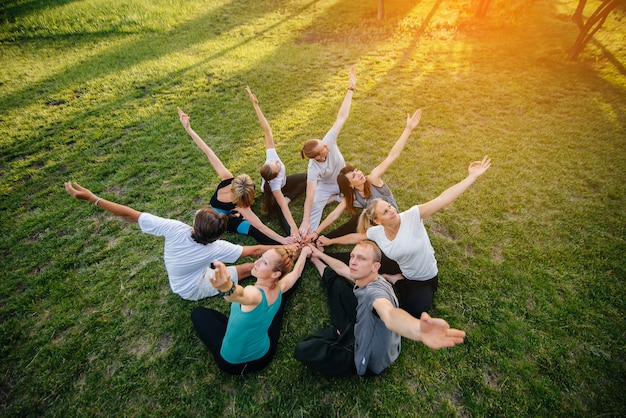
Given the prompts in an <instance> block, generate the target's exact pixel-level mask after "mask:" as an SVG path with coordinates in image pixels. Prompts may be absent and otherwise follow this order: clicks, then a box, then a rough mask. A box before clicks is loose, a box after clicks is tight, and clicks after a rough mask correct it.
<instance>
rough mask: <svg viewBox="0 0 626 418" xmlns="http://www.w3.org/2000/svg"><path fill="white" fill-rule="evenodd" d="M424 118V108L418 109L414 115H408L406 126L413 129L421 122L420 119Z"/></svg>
mask: <svg viewBox="0 0 626 418" xmlns="http://www.w3.org/2000/svg"><path fill="white" fill-rule="evenodd" d="M421 118H422V109H417V110H416V111H415V113H413V116H409V114H408V113H407V115H406V127H407V128H409V129H411V130H413V129H415V128H416V127H417V125H418V124H419V123H420V119H421Z"/></svg>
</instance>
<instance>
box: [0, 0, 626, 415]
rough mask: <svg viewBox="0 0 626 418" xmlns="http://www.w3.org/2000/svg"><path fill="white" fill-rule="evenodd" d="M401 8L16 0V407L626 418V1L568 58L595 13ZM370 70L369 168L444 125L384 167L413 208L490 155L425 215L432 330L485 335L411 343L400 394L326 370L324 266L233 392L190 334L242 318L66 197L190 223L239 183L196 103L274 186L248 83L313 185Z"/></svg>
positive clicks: (359, 107) (1, 171) (358, 154)
mask: <svg viewBox="0 0 626 418" xmlns="http://www.w3.org/2000/svg"><path fill="white" fill-rule="evenodd" d="M386 3H387V4H386V12H387V15H386V18H385V19H384V20H382V21H378V20H377V19H376V12H377V11H376V2H375V1H374V0H368V1H363V2H359V1H339V0H267V1H254V0H237V1H234V0H212V1H208V0H187V1H185V2H178V1H172V0H137V1H132V2H129V1H122V0H91V1H86V0H85V1H79V0H75V1H72V0H47V1H43V0H8V1H5V2H3V5H2V6H0V52H1V54H0V67H1V68H2V70H1V71H0V95H1V97H2V100H0V149H1V153H0V196H1V200H0V202H1V203H0V220H1V221H0V236H2V239H1V240H0V252H1V257H0V263H1V265H0V267H1V271H2V279H1V280H0V297H1V299H0V349H1V351H0V359H1V365H2V369H1V370H0V371H1V374H0V389H1V390H0V415H2V416H62V417H66V416H237V417H250V416H308V417H327V416H338V417H345V416H350V417H352V416H359V417H365V416H368V417H378V416H390V417H395V416H419V417H429V416H507V417H519V416H538V417H539V416H579V417H600V416H602V417H607V416H611V417H623V416H625V415H626V395H625V393H626V392H625V390H624V389H625V387H626V365H625V358H626V349H625V348H626V347H625V341H626V338H625V332H626V320H625V315H626V309H625V305H626V304H625V302H624V296H625V286H624V281H625V278H626V268H625V254H626V244H625V239H626V231H625V229H626V211H625V209H624V208H625V207H626V186H625V183H626V69H625V66H626V42H625V40H626V30H625V26H624V14H623V9H621V10H617V11H616V12H615V13H614V14H613V15H611V16H610V17H609V19H608V20H607V22H606V23H605V27H604V28H603V29H601V31H600V32H599V33H598V34H597V35H596V36H595V38H594V40H593V41H592V42H591V43H590V44H589V45H588V47H587V48H586V49H585V51H584V53H583V54H582V55H581V57H580V59H579V60H578V61H577V62H569V61H567V60H566V57H567V52H568V49H569V48H570V47H571V45H572V44H573V42H574V40H575V38H576V35H577V28H576V26H575V25H574V24H573V23H571V22H570V21H569V20H568V16H570V15H571V14H572V13H573V11H574V9H575V7H576V4H577V1H575V0H536V1H532V2H530V1H527V0H514V1H509V2H506V1H498V0H496V1H495V2H494V5H493V6H492V9H491V10H490V12H489V13H488V16H487V19H486V20H484V21H476V20H475V19H474V18H473V17H472V14H471V9H470V3H476V2H471V1H469V0H464V1H443V2H440V1H434V0H425V1H417V0H416V1H411V2H409V1H391V0H388V1H387V2H386ZM599 3H600V2H599V1H597V0H591V1H590V6H589V9H591V7H592V6H593V5H596V6H597V5H598V4H599ZM472 7H473V6H472ZM589 13H590V11H589V12H588V13H586V14H587V15H588V14H589ZM352 64H355V65H356V68H357V78H358V81H357V92H356V94H355V95H354V101H353V104H352V110H351V113H350V118H349V119H348V121H347V123H346V124H345V126H344V129H343V130H342V132H341V135H340V136H339V146H340V148H341V149H342V151H343V154H344V156H345V158H346V161H347V162H350V163H352V164H353V165H355V166H357V167H359V168H360V169H362V170H364V171H365V172H369V171H368V170H371V169H373V168H374V167H375V166H376V165H377V164H378V163H379V162H380V161H381V160H382V159H383V158H384V156H385V155H386V153H387V152H388V151H389V149H390V147H391V145H392V144H393V142H394V141H395V140H396V139H397V137H398V136H399V135H400V134H401V132H402V130H403V128H404V126H405V123H406V114H407V113H409V112H410V113H412V112H413V111H414V110H415V109H418V108H421V109H422V111H423V117H422V120H421V123H420V126H419V127H418V128H417V129H416V130H415V131H414V133H413V134H412V137H411V139H410V142H409V145H408V146H407V147H406V149H405V150H404V153H403V156H402V159H401V160H400V161H397V162H396V163H395V165H394V166H392V168H391V169H390V170H389V171H388V172H387V173H386V175H385V180H386V181H387V183H388V184H389V185H390V186H391V187H392V189H393V190H394V194H395V196H396V199H397V200H398V204H399V206H400V208H401V209H408V208H409V207H410V206H412V205H414V204H419V203H423V202H425V201H427V200H430V199H432V198H434V197H436V196H437V195H438V194H439V193H440V192H442V191H443V190H444V189H446V188H447V187H448V186H450V185H452V184H454V183H456V182H457V181H460V180H461V179H462V178H463V177H464V176H465V175H466V173H467V166H468V165H469V163H470V162H471V161H473V160H478V159H481V158H482V157H483V155H485V154H488V155H489V156H490V157H491V158H492V167H491V169H490V170H489V171H488V172H487V173H486V174H485V175H484V176H482V177H481V178H480V179H479V180H478V181H477V183H476V184H474V186H473V187H472V188H471V189H470V190H469V191H468V192H466V193H465V194H464V195H463V196H462V197H461V198H459V199H458V200H457V201H456V202H455V203H454V204H453V205H451V206H450V207H448V208H446V209H445V210H444V211H442V212H440V213H438V214H436V215H435V216H434V217H432V218H431V219H429V220H428V221H427V222H426V227H427V229H428V231H429V234H430V236H431V240H432V243H433V246H434V248H435V252H436V257H437V260H438V264H439V270H440V272H439V277H440V281H439V283H440V285H439V291H438V292H437V295H436V297H435V307H434V310H433V312H432V313H433V314H434V315H436V316H441V317H444V318H446V319H447V320H448V321H449V323H450V324H451V326H453V327H455V328H462V329H465V330H466V331H467V334H468V337H467V341H466V343H465V344H464V345H462V346H459V347H456V348H453V349H449V350H441V351H431V350H428V349H427V348H425V347H424V346H423V345H420V344H419V343H415V342H412V341H408V340H405V341H403V345H402V353H401V355H400V358H399V359H398V361H397V362H396V363H395V364H394V365H393V366H392V367H390V368H389V369H388V370H387V371H386V372H384V373H383V374H382V375H380V376H377V377H372V378H359V377H352V378H341V379H339V378H336V379H332V378H326V377H323V376H320V375H317V374H315V373H312V372H310V371H309V370H307V369H305V368H304V367H303V366H302V365H301V364H300V363H298V362H297V361H296V360H295V359H294V358H293V356H292V353H293V349H294V346H295V344H296V343H297V341H298V340H299V339H301V338H302V337H304V336H305V335H308V334H310V333H312V332H313V331H315V330H317V329H319V328H322V327H325V326H327V325H328V324H329V322H330V321H329V318H328V312H327V308H326V305H325V303H326V301H325V297H324V293H323V291H322V288H321V286H320V284H319V282H318V278H317V274H316V272H315V271H314V269H313V267H312V266H307V267H306V269H305V273H304V275H303V277H302V283H301V287H300V288H299V290H298V293H297V294H296V295H295V296H294V298H293V299H292V300H291V301H290V304H289V306H288V311H287V314H286V316H285V322H284V326H283V334H282V337H281V341H280V344H279V349H278V353H277V355H276V357H275V359H274V361H273V363H272V364H271V365H270V366H269V367H268V368H267V369H265V370H264V371H262V372H260V373H257V374H254V375H250V376H245V377H232V376H229V375H226V374H224V373H222V372H220V371H219V370H218V368H217V367H216V365H215V364H214V362H213V359H212V357H211V356H210V354H209V353H208V351H207V350H206V349H205V347H204V346H203V345H202V343H201V342H200V340H199V339H198V338H197V336H196V335H195V332H194V330H193V327H192V324H191V321H190V319H189V317H190V313H191V311H192V309H193V308H194V307H196V306H210V307H214V308H216V309H220V310H222V311H224V312H227V310H228V304H227V303H226V302H225V301H223V300H221V299H219V298H214V299H207V300H203V301H200V302H189V301H184V300H182V299H181V298H179V297H178V296H177V295H175V294H173V293H172V292H171V290H170V289H169V285H168V282H167V276H166V272H165V269H164V266H163V262H162V245H163V243H162V241H161V239H159V238H157V237H152V236H148V235H143V234H142V233H141V232H140V231H139V228H138V227H137V226H136V225H134V224H130V223H128V222H126V221H124V220H121V219H118V218H116V217H114V216H111V215H109V214H107V213H105V212H103V211H102V210H100V209H98V208H95V207H94V206H93V205H89V204H87V203H85V202H79V201H76V200H73V199H72V198H71V197H70V196H69V195H67V194H66V193H65V190H64V189H63V182H64V181H68V180H72V181H78V182H80V183H81V184H83V185H84V186H86V187H89V188H91V189H92V190H93V191H94V192H95V193H97V194H98V195H100V196H102V197H104V198H107V199H111V200H114V201H117V202H119V203H123V204H127V205H131V206H132V207H134V208H135V209H137V210H140V211H146V212H151V213H154V214H156V215H160V216H164V217H171V218H176V219H180V220H182V221H185V222H188V223H190V222H191V221H192V218H193V214H194V211H195V209H197V208H198V207H199V206H201V205H203V204H206V203H207V202H208V199H209V197H210V195H211V193H212V192H213V190H214V189H215V186H216V185H217V184H218V182H219V178H218V177H217V175H216V174H215V172H214V171H213V170H212V168H211V166H210V165H209V164H208V162H207V160H206V158H205V156H204V155H203V154H202V153H201V152H200V151H199V150H198V149H197V148H196V147H195V145H194V144H193V142H191V141H190V140H189V137H188V135H187V134H186V133H185V131H184V129H183V128H182V126H181V124H180V123H179V121H178V118H177V114H176V106H181V107H182V108H183V109H184V110H185V111H186V112H188V113H190V114H191V123H192V127H193V128H194V129H195V130H196V132H197V133H198V134H199V135H200V136H201V137H203V138H204V139H205V140H206V141H207V143H209V144H210V145H211V146H212V147H213V148H214V149H215V151H216V152H217V154H218V155H219V156H220V157H221V158H222V160H223V161H224V163H225V164H226V165H227V167H229V168H230V170H231V171H232V172H233V173H235V174H239V173H243V172H247V173H249V174H250V175H252V176H253V178H254V179H255V180H256V181H257V184H259V182H260V176H259V174H258V169H259V167H260V166H261V164H262V163H263V161H264V159H265V156H264V145H263V132H262V130H261V128H260V126H259V124H258V121H257V118H256V115H255V114H254V111H253V109H252V106H251V104H250V102H249V99H248V97H247V95H246V92H245V90H244V88H245V86H246V85H249V86H250V87H251V88H252V90H253V91H254V92H255V93H256V94H257V96H258V97H259V101H260V105H261V108H262V109H263V111H264V113H265V115H266V117H267V118H268V120H269V122H270V124H271V126H272V129H273V132H274V137H275V139H276V143H277V148H278V151H279V153H280V155H281V158H282V159H283V161H284V162H285V164H286V165H287V169H288V172H289V173H297V172H303V171H304V170H305V169H306V161H303V160H302V159H301V158H300V155H299V150H300V148H301V145H302V143H303V142H304V141H305V140H307V139H309V138H321V137H322V136H323V135H324V134H325V133H326V131H327V130H328V129H329V128H330V126H331V125H332V123H333V122H334V119H335V117H336V113H337V110H338V109H339V106H340V104H341V101H342V99H343V96H344V94H345V90H346V87H347V85H348V70H349V67H350V66H351V65H352ZM301 206H302V200H301V199H300V200H297V201H295V202H294V203H293V204H292V209H293V211H294V213H295V214H296V215H295V217H296V219H297V221H299V220H300V217H301V213H302V211H301ZM255 207H257V208H258V207H260V200H259V201H258V202H257V203H256V204H255ZM268 223H269V224H270V225H271V226H272V227H273V228H274V229H276V230H279V226H278V222H277V221H276V220H275V219H268ZM226 238H227V239H229V240H231V241H233V242H237V243H243V244H253V242H252V241H251V240H250V239H248V238H244V237H241V236H234V235H228V236H227V237H226Z"/></svg>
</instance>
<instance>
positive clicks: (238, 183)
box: [178, 107, 290, 245]
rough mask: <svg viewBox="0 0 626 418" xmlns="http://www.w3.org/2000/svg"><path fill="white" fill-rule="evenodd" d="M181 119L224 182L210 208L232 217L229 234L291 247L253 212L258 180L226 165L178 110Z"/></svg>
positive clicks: (185, 115) (180, 110) (187, 116)
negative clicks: (232, 170) (256, 181)
mask: <svg viewBox="0 0 626 418" xmlns="http://www.w3.org/2000/svg"><path fill="white" fill-rule="evenodd" d="M178 117H179V118H180V123H182V125H183V127H184V128H185V131H187V133H188V134H189V136H190V137H191V139H193V141H194V142H195V144H196V145H197V146H198V148H200V150H201V151H202V152H204V153H205V154H206V156H207V158H208V159H209V162H210V163H211V165H212V166H213V168H214V169H215V172H216V173H217V175H218V176H219V177H220V179H221V180H222V181H221V182H220V184H219V185H218V186H217V190H216V191H215V193H213V196H211V200H210V205H211V207H212V208H213V209H215V210H216V211H217V212H219V213H223V214H225V215H228V228H227V231H228V232H234V233H238V234H242V235H249V236H251V237H252V238H254V239H256V240H257V242H258V243H260V244H270V245H271V244H288V243H290V240H289V239H287V238H285V237H283V236H281V235H279V234H278V233H277V232H276V231H274V230H273V229H271V228H270V227H268V226H267V225H265V224H264V223H263V222H261V220H260V219H259V217H258V216H257V215H256V214H255V213H254V212H253V211H252V207H251V206H252V204H253V203H254V197H255V186H254V181H252V178H250V176H249V175H247V174H240V175H238V176H237V177H235V176H233V174H232V173H231V172H230V171H229V170H228V169H227V168H226V167H225V166H224V164H223V163H222V161H221V160H220V159H219V158H218V157H217V155H216V154H215V152H213V150H212V149H211V147H209V146H208V145H207V144H206V143H205V142H204V141H203V140H202V138H200V136H198V134H197V133H196V132H195V131H194V130H193V129H192V128H191V124H190V122H189V115H188V114H186V113H185V112H183V111H182V109H181V108H180V107H179V108H178Z"/></svg>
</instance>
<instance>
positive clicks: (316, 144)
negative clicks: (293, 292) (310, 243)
mask: <svg viewBox="0 0 626 418" xmlns="http://www.w3.org/2000/svg"><path fill="white" fill-rule="evenodd" d="M355 88H356V70H355V67H354V66H352V67H351V68H350V83H349V85H348V91H347V92H346V96H345V98H344V99H343V103H342V104H341V108H340V109H339V113H338V114H337V119H336V120H335V123H334V124H333V126H332V127H331V128H330V130H329V131H328V133H326V135H325V136H324V139H322V140H319V139H309V140H308V141H307V142H305V143H304V146H303V147H302V150H301V151H300V155H301V156H302V158H308V159H309V166H308V170H307V179H306V180H307V181H306V198H305V200H304V211H303V215H302V223H301V224H300V235H301V236H303V237H305V239H309V237H308V235H309V234H310V233H311V231H315V229H316V228H317V227H318V226H319V223H320V221H321V220H322V214H323V212H324V207H325V206H326V204H327V203H328V202H330V201H333V200H337V201H339V200H341V199H340V198H339V185H337V175H339V172H340V171H341V169H342V168H344V167H345V166H346V161H345V160H344V158H343V155H342V154H341V151H339V148H338V147H337V136H338V135H339V132H341V129H342V128H343V125H344V123H345V122H346V120H347V119H348V115H349V114H350V107H351V105H352V95H353V94H354V89H355Z"/></svg>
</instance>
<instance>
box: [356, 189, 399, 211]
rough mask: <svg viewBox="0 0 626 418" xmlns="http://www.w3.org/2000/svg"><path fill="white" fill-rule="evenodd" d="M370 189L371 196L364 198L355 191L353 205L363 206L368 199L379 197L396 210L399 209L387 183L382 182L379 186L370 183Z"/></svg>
mask: <svg viewBox="0 0 626 418" xmlns="http://www.w3.org/2000/svg"><path fill="white" fill-rule="evenodd" d="M370 190H371V192H372V196H371V197H370V198H369V199H365V198H364V197H363V196H361V194H360V193H359V192H357V191H355V192H354V207H357V208H364V207H366V206H367V204H368V203H369V202H370V200H374V199H377V198H381V199H383V200H384V201H386V202H388V203H389V204H390V205H392V206H393V207H394V208H395V209H396V210H399V209H398V204H397V203H396V199H395V198H394V197H393V193H392V192H391V189H390V188H389V186H387V183H383V185H382V186H380V187H376V186H374V185H373V184H372V185H371V189H370Z"/></svg>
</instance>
